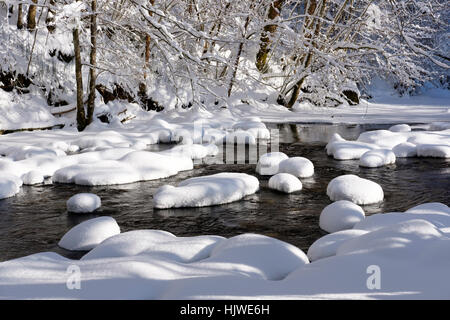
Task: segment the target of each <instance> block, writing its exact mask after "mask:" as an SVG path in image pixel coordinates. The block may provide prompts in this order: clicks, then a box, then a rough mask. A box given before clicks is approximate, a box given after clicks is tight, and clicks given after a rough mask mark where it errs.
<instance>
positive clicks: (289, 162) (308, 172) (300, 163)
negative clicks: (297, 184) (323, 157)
mask: <svg viewBox="0 0 450 320" xmlns="http://www.w3.org/2000/svg"><path fill="white" fill-rule="evenodd" d="M279 167H280V169H279V171H278V172H279V173H290V174H292V175H294V176H296V177H298V178H309V177H311V176H313V175H314V165H313V163H312V162H311V161H310V160H308V159H306V158H303V157H293V158H289V159H286V160H283V161H281V162H280V165H279Z"/></svg>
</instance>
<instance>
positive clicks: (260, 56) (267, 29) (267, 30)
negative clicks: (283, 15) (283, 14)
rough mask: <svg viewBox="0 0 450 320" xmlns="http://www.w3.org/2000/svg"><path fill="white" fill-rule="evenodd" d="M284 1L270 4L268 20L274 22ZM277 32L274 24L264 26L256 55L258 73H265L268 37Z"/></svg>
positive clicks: (268, 49)
mask: <svg viewBox="0 0 450 320" xmlns="http://www.w3.org/2000/svg"><path fill="white" fill-rule="evenodd" d="M283 2H284V0H276V1H273V2H272V3H271V4H270V7H269V13H268V16H267V17H268V19H269V20H275V19H276V18H277V17H279V16H280V11H281V7H282V5H283ZM276 31H277V25H276V24H268V25H266V26H264V32H263V33H262V34H261V45H260V47H259V51H258V53H257V55H256V67H257V68H258V70H259V71H260V72H264V73H265V72H267V69H268V66H267V59H268V57H269V53H270V45H271V40H270V37H271V35H273V34H274V33H275V32H276Z"/></svg>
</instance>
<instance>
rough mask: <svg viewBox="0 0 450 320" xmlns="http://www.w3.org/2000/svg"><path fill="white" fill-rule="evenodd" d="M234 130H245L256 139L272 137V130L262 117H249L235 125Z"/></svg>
mask: <svg viewBox="0 0 450 320" xmlns="http://www.w3.org/2000/svg"><path fill="white" fill-rule="evenodd" d="M233 129H234V130H244V131H246V132H248V133H249V134H251V135H252V136H253V137H255V138H256V139H270V131H269V130H268V129H267V127H266V125H265V124H264V123H262V122H261V119H247V120H242V121H238V122H237V123H235V124H234V125H233Z"/></svg>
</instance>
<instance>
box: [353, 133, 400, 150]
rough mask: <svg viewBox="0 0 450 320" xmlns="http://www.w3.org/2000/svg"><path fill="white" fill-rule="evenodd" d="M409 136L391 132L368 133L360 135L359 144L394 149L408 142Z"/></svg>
mask: <svg viewBox="0 0 450 320" xmlns="http://www.w3.org/2000/svg"><path fill="white" fill-rule="evenodd" d="M407 140H408V136H407V135H405V134H404V133H403V132H402V133H397V132H392V131H389V130H375V131H367V132H363V133H361V134H360V136H359V137H358V140H357V141H359V142H364V143H370V144H375V145H377V146H378V148H380V149H392V148H393V147H395V146H396V145H398V144H400V143H403V142H406V141H407Z"/></svg>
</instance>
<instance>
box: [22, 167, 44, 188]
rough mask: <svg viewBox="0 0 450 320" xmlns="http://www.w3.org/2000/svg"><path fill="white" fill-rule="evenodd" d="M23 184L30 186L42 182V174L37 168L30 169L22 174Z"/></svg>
mask: <svg viewBox="0 0 450 320" xmlns="http://www.w3.org/2000/svg"><path fill="white" fill-rule="evenodd" d="M22 181H23V184H24V185H28V186H32V185H35V184H39V183H43V182H44V175H43V174H42V172H40V171H38V170H32V171H30V172H27V173H25V174H24V175H22Z"/></svg>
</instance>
